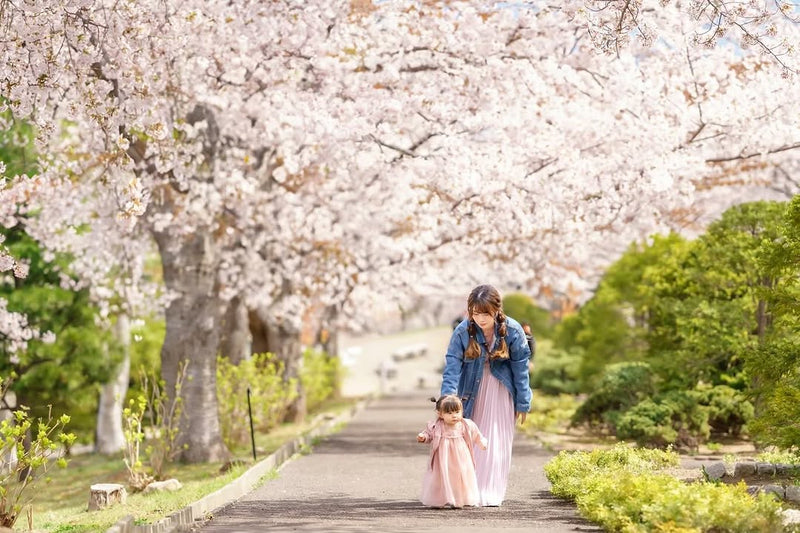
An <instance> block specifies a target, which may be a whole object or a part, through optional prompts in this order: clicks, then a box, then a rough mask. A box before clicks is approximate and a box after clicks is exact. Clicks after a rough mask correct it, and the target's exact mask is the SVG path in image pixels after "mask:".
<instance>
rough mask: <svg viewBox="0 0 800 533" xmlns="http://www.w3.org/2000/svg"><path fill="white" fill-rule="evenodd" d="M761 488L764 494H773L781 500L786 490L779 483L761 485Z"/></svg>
mask: <svg viewBox="0 0 800 533" xmlns="http://www.w3.org/2000/svg"><path fill="white" fill-rule="evenodd" d="M761 490H762V491H763V492H764V493H765V494H774V495H775V496H777V497H778V498H780V499H781V500H782V499H783V497H784V495H785V494H786V490H785V489H784V488H783V487H782V486H780V485H764V486H763V487H761Z"/></svg>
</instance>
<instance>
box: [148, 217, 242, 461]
mask: <svg viewBox="0 0 800 533" xmlns="http://www.w3.org/2000/svg"><path fill="white" fill-rule="evenodd" d="M154 237H155V240H156V242H157V243H158V248H159V251H160V252H161V262H162V267H163V270H164V284H165V286H166V288H167V290H169V291H170V292H172V293H174V294H175V295H176V298H174V299H173V300H172V301H171V302H170V304H169V305H168V306H167V309H166V325H167V331H166V336H165V338H164V346H163V347H162V349H161V376H162V378H163V379H164V381H165V383H166V387H167V396H168V398H169V399H170V401H171V399H172V398H174V396H175V382H176V380H177V376H178V369H179V367H180V365H181V364H182V363H183V362H184V361H185V362H188V368H187V373H186V379H185V380H184V382H183V387H182V389H181V391H180V392H181V398H182V401H183V403H182V416H181V420H180V436H179V437H178V442H177V445H178V447H179V448H178V449H180V450H181V451H180V452H179V454H178V458H179V459H180V460H183V461H186V462H190V463H200V462H216V461H225V460H227V459H228V457H229V455H230V454H229V452H228V449H227V448H226V447H225V444H224V443H223V442H222V433H221V431H220V425H219V413H218V411H217V375H216V372H217V348H218V347H219V340H220V324H221V314H222V309H223V306H224V303H223V302H222V301H221V299H220V297H219V286H218V283H217V271H218V267H219V250H218V249H217V245H216V244H215V243H214V241H213V238H212V236H211V235H210V234H208V233H206V232H197V233H195V234H193V235H189V236H186V237H184V238H183V240H182V241H180V242H177V243H176V242H175V238H173V237H172V236H170V235H168V234H164V233H157V232H155V233H154Z"/></svg>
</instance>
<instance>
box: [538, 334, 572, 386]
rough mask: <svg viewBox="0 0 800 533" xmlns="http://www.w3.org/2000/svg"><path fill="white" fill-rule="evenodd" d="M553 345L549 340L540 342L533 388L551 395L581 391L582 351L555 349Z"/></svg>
mask: <svg viewBox="0 0 800 533" xmlns="http://www.w3.org/2000/svg"><path fill="white" fill-rule="evenodd" d="M551 346H552V345H551V343H550V342H549V341H543V342H540V343H539V347H538V350H537V352H538V353H537V354H536V358H535V360H534V364H533V372H532V373H531V388H533V389H535V390H537V391H540V392H542V393H543V394H549V395H557V394H577V393H578V392H580V391H579V385H580V383H579V382H578V371H579V369H580V364H581V355H580V352H579V351H570V352H567V351H564V350H555V349H552V348H551Z"/></svg>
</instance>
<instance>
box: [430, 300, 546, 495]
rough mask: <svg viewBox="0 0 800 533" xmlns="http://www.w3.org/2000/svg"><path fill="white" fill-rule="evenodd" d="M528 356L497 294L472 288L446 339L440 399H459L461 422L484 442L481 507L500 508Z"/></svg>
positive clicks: (526, 394) (522, 406) (478, 465)
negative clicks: (470, 426)
mask: <svg viewBox="0 0 800 533" xmlns="http://www.w3.org/2000/svg"><path fill="white" fill-rule="evenodd" d="M530 354H531V351H530V348H529V347H528V342H527V340H526V338H525V333H524V332H523V331H522V326H520V324H519V322H517V321H516V320H514V319H513V318H510V317H507V316H506V315H505V314H504V313H503V302H502V300H501V299H500V293H499V292H498V291H497V289H495V288H494V287H492V286H491V285H480V286H478V287H475V289H473V290H472V292H471V293H470V295H469V298H467V318H466V319H465V320H464V321H462V322H461V323H460V324H459V325H458V326H457V327H456V329H455V330H454V331H453V335H452V337H450V345H449V346H448V348H447V355H446V357H445V366H444V372H443V375H442V389H441V394H442V395H445V394H458V395H459V396H460V397H461V398H462V400H463V402H464V418H471V419H472V420H473V421H474V422H475V423H476V424H477V425H478V429H480V431H481V433H482V434H483V435H484V436H485V437H486V439H487V440H488V441H489V446H488V449H487V450H485V451H483V450H475V471H476V473H477V475H478V490H479V492H480V500H481V502H480V503H481V505H483V506H499V505H500V504H502V503H503V499H504V498H505V494H506V486H507V485H508V471H509V470H510V468H511V447H512V444H513V441H514V421H515V419H519V420H520V422H525V417H526V414H527V413H528V411H530V408H531V389H530V381H529V377H528V358H529V357H530Z"/></svg>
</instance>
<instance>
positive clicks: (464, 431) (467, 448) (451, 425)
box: [417, 394, 487, 507]
mask: <svg viewBox="0 0 800 533" xmlns="http://www.w3.org/2000/svg"><path fill="white" fill-rule="evenodd" d="M431 401H433V402H436V414H437V415H438V417H437V418H436V420H434V421H431V422H428V425H427V427H426V428H425V430H424V431H422V432H421V433H419V434H418V435H417V442H428V443H430V444H431V453H430V461H428V468H427V470H426V471H425V477H424V478H423V483H422V496H421V497H420V501H421V502H422V504H423V505H426V506H428V507H466V506H472V507H475V506H477V505H478V504H479V503H480V495H479V493H478V478H477V477H476V475H475V457H474V453H473V444H475V445H477V446H478V447H479V448H481V449H483V450H485V449H486V445H487V443H486V439H485V438H484V437H483V435H481V432H480V430H479V429H478V426H476V425H475V422H473V421H472V420H469V419H467V418H464V417H463V412H464V408H463V405H462V404H461V399H460V398H459V397H458V396H455V395H453V394H450V395H447V396H442V397H441V398H439V399H438V400H437V399H436V398H431Z"/></svg>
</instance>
